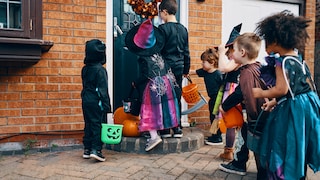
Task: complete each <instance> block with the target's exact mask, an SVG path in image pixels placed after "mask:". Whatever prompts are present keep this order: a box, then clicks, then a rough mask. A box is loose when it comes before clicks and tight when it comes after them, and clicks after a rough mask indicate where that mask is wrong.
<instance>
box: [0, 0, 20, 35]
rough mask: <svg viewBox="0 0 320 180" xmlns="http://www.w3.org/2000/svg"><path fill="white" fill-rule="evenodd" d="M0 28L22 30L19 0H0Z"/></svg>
mask: <svg viewBox="0 0 320 180" xmlns="http://www.w3.org/2000/svg"><path fill="white" fill-rule="evenodd" d="M0 28H6V29H9V28H10V29H21V28H22V27H21V0H15V1H12V0H0Z"/></svg>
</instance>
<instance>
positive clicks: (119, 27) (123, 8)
mask: <svg viewBox="0 0 320 180" xmlns="http://www.w3.org/2000/svg"><path fill="white" fill-rule="evenodd" d="M127 1H128V0H113V25H114V32H113V36H114V40H113V43H114V44H113V54H114V55H113V110H114V111H115V110H116V109H117V108H118V107H120V106H122V100H123V99H125V98H126V97H127V96H128V94H129V91H130V88H131V82H132V81H135V80H136V78H137V77H138V75H139V71H138V62H137V56H136V55H135V54H133V53H131V52H130V51H129V50H128V49H127V48H126V47H125V42H124V40H125V37H126V34H127V32H128V31H129V30H130V29H131V28H132V27H133V26H136V25H138V24H140V23H141V22H143V21H144V20H145V19H142V18H141V17H140V15H138V14H136V13H134V11H133V10H132V7H131V6H130V5H129V4H128V3H127ZM150 1H152V0H145V2H150ZM177 2H178V3H179V1H177ZM178 12H179V11H178ZM177 17H179V15H178V14H177ZM153 21H154V24H155V25H157V24H159V22H158V18H157V17H156V18H154V20H153Z"/></svg>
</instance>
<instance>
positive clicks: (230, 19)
mask: <svg viewBox="0 0 320 180" xmlns="http://www.w3.org/2000/svg"><path fill="white" fill-rule="evenodd" d="M285 9H287V10H290V11H291V12H293V13H294V14H296V15H299V6H298V5H294V4H288V3H279V2H271V1H263V0H222V42H223V43H226V42H227V41H228V38H229V35H230V32H231V30H232V29H233V27H234V26H236V25H238V24H240V23H242V28H241V31H240V34H242V33H245V32H253V31H254V30H255V28H256V23H258V22H259V21H260V20H262V19H263V18H265V17H267V16H269V15H271V14H273V13H276V12H280V11H283V10H285ZM265 55H266V53H265V45H264V42H263V44H262V46H261V51H260V55H259V60H262V59H263V57H264V56H265Z"/></svg>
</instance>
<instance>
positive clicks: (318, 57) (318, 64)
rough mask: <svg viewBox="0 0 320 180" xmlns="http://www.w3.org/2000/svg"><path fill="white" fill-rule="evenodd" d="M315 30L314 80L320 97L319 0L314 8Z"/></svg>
mask: <svg viewBox="0 0 320 180" xmlns="http://www.w3.org/2000/svg"><path fill="white" fill-rule="evenodd" d="M315 22H316V25H315V27H316V30H315V44H316V46H315V50H314V56H315V57H314V59H315V61H314V80H315V83H316V85H317V87H318V94H319V95H320V0H317V6H316V18H315Z"/></svg>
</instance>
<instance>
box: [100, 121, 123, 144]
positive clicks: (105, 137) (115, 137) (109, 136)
mask: <svg viewBox="0 0 320 180" xmlns="http://www.w3.org/2000/svg"><path fill="white" fill-rule="evenodd" d="M122 128H123V125H121V124H105V123H102V129H101V141H102V142H104V143H106V144H119V143H120V142H121V139H122Z"/></svg>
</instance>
